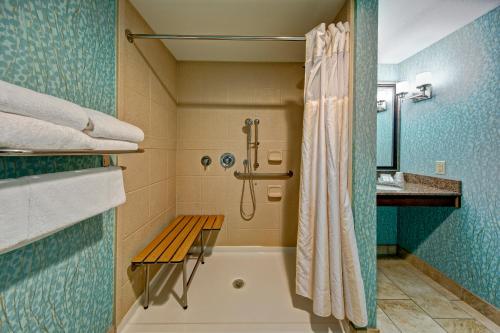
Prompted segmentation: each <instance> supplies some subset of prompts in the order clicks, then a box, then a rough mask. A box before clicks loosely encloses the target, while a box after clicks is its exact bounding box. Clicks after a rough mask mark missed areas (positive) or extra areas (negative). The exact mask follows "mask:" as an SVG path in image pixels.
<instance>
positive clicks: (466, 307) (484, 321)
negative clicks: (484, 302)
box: [453, 301, 500, 333]
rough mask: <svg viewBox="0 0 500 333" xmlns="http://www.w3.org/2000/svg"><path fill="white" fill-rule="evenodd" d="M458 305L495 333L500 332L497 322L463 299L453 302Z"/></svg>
mask: <svg viewBox="0 0 500 333" xmlns="http://www.w3.org/2000/svg"><path fill="white" fill-rule="evenodd" d="M453 304H455V305H456V306H458V307H459V308H461V309H462V310H464V311H465V312H467V313H468V314H469V315H470V316H471V317H472V318H474V319H475V320H477V321H478V322H480V323H481V324H483V325H484V326H485V327H487V328H488V329H489V330H490V331H491V332H493V333H500V327H498V325H497V324H495V323H494V322H492V321H491V320H489V319H488V318H486V317H485V316H484V315H483V314H482V313H480V312H479V311H477V310H476V309H474V308H473V307H471V306H470V305H469V304H467V303H465V302H463V301H457V302H453Z"/></svg>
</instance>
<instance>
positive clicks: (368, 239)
mask: <svg viewBox="0 0 500 333" xmlns="http://www.w3.org/2000/svg"><path fill="white" fill-rule="evenodd" d="M354 15H355V25H356V26H355V54H354V64H355V68H354V114H353V159H352V160H353V214H354V223H355V228H356V240H357V243H358V248H359V257H360V262H361V273H362V275H363V281H364V284H365V293H366V302H367V308H368V319H369V323H368V326H369V327H375V326H376V301H377V300H376V297H377V281H376V279H377V272H376V270H377V267H376V243H377V239H376V232H377V230H376V190H375V179H376V161H375V160H376V155H375V153H376V147H375V138H376V135H377V132H376V131H377V128H376V114H377V112H376V108H377V105H376V100H377V24H378V0H357V1H355V9H354Z"/></svg>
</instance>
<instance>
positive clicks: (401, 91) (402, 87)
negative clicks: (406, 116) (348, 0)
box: [396, 81, 410, 100]
mask: <svg viewBox="0 0 500 333" xmlns="http://www.w3.org/2000/svg"><path fill="white" fill-rule="evenodd" d="M409 92H410V83H409V82H408V81H401V82H398V83H396V96H397V97H398V98H401V100H404V99H405V96H406V95H407V94H408V93H409Z"/></svg>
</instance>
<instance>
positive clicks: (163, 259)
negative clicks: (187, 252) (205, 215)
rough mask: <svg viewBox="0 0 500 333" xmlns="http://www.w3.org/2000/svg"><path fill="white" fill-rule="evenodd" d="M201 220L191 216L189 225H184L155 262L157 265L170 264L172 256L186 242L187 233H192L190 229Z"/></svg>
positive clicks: (198, 217)
mask: <svg viewBox="0 0 500 333" xmlns="http://www.w3.org/2000/svg"><path fill="white" fill-rule="evenodd" d="M200 218H201V216H199V215H197V216H193V217H191V219H190V220H189V223H188V224H187V225H186V227H185V228H184V229H182V231H181V232H180V233H179V234H178V235H177V237H175V239H174V240H173V241H172V243H171V244H170V246H169V247H168V248H167V249H166V250H165V252H163V253H162V255H161V256H160V257H159V258H158V260H157V261H156V262H158V263H168V262H170V259H172V257H173V256H174V254H175V253H176V252H177V250H178V249H179V247H180V246H181V245H182V244H183V243H184V241H185V240H186V238H187V236H188V235H189V233H190V232H191V231H192V229H193V228H194V227H195V226H196V224H197V223H198V220H199V219H200Z"/></svg>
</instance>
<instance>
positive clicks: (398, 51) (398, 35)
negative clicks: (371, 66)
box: [378, 0, 500, 64]
mask: <svg viewBox="0 0 500 333" xmlns="http://www.w3.org/2000/svg"><path fill="white" fill-rule="evenodd" d="M498 5H500V0H439V1H436V0H380V1H379V27H378V62H379V63H381V64H398V63H400V62H401V61H403V60H405V59H406V58H408V57H411V56H412V55H414V54H416V53H417V52H419V51H421V50H423V49H425V48H426V47H428V46H430V45H431V44H433V43H435V42H437V41H438V40H440V39H442V38H444V37H446V36H447V35H449V34H451V33H452V32H454V31H456V30H458V29H460V28H461V27H463V26H465V25H466V24H468V23H470V22H472V21H474V20H475V19H477V18H478V17H480V16H482V15H483V14H486V13H487V12H489V11H490V10H492V9H494V8H495V7H497V6H498Z"/></svg>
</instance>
